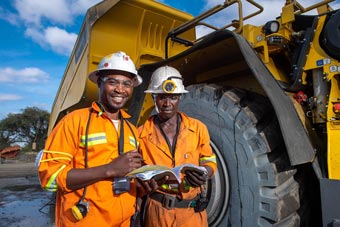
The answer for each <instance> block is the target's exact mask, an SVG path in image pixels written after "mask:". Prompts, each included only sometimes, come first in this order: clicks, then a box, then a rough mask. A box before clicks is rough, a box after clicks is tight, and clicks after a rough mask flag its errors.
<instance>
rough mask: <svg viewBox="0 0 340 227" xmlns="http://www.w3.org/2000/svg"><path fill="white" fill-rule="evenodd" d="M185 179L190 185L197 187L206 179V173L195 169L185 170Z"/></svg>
mask: <svg viewBox="0 0 340 227" xmlns="http://www.w3.org/2000/svg"><path fill="white" fill-rule="evenodd" d="M185 174H186V175H185V177H184V179H185V181H186V182H187V183H188V184H189V185H190V186H192V187H199V186H201V185H203V184H204V183H205V182H206V181H207V180H208V175H207V174H202V173H199V172H197V171H194V170H193V171H190V170H187V171H185Z"/></svg>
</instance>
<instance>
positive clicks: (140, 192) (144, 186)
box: [136, 176, 169, 197]
mask: <svg viewBox="0 0 340 227" xmlns="http://www.w3.org/2000/svg"><path fill="white" fill-rule="evenodd" d="M168 178H169V176H165V177H163V178H162V179H160V180H157V181H156V180H154V179H151V180H148V181H142V180H140V179H138V178H136V186H137V196H138V197H143V196H145V195H147V194H150V193H153V192H155V191H156V190H157V189H158V188H159V187H160V186H161V185H162V184H164V183H165V182H166V181H167V180H168Z"/></svg>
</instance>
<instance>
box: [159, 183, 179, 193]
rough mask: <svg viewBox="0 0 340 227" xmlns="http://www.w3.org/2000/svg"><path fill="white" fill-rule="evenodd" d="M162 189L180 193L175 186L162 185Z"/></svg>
mask: <svg viewBox="0 0 340 227" xmlns="http://www.w3.org/2000/svg"><path fill="white" fill-rule="evenodd" d="M161 188H162V189H164V190H168V191H169V190H170V191H173V192H178V185H177V186H174V185H173V184H162V185H161Z"/></svg>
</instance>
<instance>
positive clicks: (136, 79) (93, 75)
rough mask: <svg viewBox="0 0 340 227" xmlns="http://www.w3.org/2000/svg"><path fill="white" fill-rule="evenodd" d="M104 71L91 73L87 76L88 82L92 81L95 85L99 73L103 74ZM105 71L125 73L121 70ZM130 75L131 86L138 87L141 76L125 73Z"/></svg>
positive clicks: (140, 82)
mask: <svg viewBox="0 0 340 227" xmlns="http://www.w3.org/2000/svg"><path fill="white" fill-rule="evenodd" d="M103 71H104V70H98V69H97V70H94V71H93V72H91V73H90V74H89V76H88V78H89V80H90V81H92V82H93V83H95V84H97V81H98V77H99V76H100V75H99V73H100V72H103ZM105 71H114V72H117V71H118V72H119V71H120V72H125V73H126V72H127V71H122V70H113V69H105ZM127 73H129V74H130V75H131V77H132V81H133V86H134V87H138V86H139V85H141V84H142V82H143V79H142V77H141V76H139V75H138V74H133V73H131V72H127Z"/></svg>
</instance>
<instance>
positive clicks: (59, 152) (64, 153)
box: [44, 151, 73, 158]
mask: <svg viewBox="0 0 340 227" xmlns="http://www.w3.org/2000/svg"><path fill="white" fill-rule="evenodd" d="M44 153H49V154H62V155H66V156H68V157H70V158H73V156H72V155H71V154H69V153H66V152H61V151H44Z"/></svg>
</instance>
